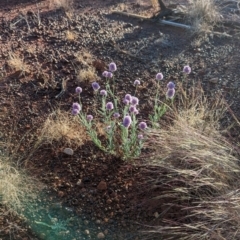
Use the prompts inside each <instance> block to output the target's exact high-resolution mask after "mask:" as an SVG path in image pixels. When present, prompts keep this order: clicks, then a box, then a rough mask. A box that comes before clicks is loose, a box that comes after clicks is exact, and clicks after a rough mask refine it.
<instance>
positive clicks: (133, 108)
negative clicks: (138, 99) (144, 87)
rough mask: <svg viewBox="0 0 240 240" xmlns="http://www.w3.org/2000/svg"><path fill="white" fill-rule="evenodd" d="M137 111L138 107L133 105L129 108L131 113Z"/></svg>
mask: <svg viewBox="0 0 240 240" xmlns="http://www.w3.org/2000/svg"><path fill="white" fill-rule="evenodd" d="M135 110H136V106H135V105H131V106H130V107H129V112H131V113H134V111H135Z"/></svg>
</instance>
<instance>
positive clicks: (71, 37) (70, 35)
mask: <svg viewBox="0 0 240 240" xmlns="http://www.w3.org/2000/svg"><path fill="white" fill-rule="evenodd" d="M65 36H66V40H68V41H74V40H75V39H76V34H75V33H74V32H72V31H69V30H68V31H66V33H65Z"/></svg>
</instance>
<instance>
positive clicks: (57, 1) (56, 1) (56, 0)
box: [49, 0, 73, 12]
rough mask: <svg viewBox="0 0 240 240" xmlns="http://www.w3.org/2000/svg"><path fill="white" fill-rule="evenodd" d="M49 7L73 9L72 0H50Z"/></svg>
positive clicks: (67, 10) (66, 10) (68, 10)
mask: <svg viewBox="0 0 240 240" xmlns="http://www.w3.org/2000/svg"><path fill="white" fill-rule="evenodd" d="M49 4H50V6H49V7H50V8H62V9H64V11H65V12H71V11H72V10H73V0H51V1H50V3H49Z"/></svg>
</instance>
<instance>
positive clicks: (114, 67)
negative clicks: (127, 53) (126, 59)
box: [109, 62, 117, 72]
mask: <svg viewBox="0 0 240 240" xmlns="http://www.w3.org/2000/svg"><path fill="white" fill-rule="evenodd" d="M116 70H117V66H116V64H115V63H114V62H112V63H110V64H109V71H110V72H115V71H116Z"/></svg>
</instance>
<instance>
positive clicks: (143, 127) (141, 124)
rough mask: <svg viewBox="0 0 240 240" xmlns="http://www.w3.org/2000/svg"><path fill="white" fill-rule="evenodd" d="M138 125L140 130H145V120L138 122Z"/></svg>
mask: <svg viewBox="0 0 240 240" xmlns="http://www.w3.org/2000/svg"><path fill="white" fill-rule="evenodd" d="M138 127H139V128H140V129H141V130H145V129H147V124H146V123H145V122H140V123H139V124H138Z"/></svg>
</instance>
